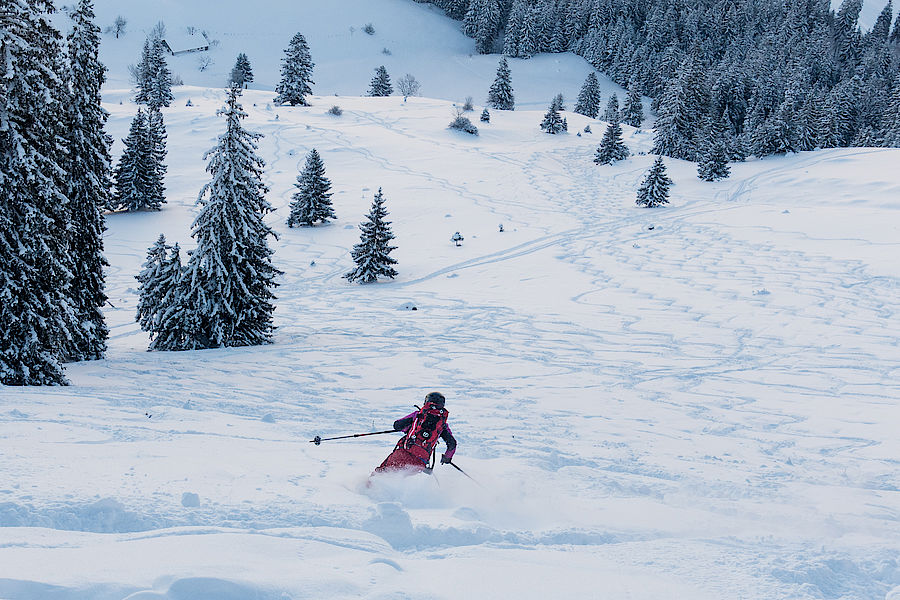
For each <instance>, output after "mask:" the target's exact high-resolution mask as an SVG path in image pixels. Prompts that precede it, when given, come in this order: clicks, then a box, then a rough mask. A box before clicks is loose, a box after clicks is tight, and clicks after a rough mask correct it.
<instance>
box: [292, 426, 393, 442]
mask: <svg viewBox="0 0 900 600" xmlns="http://www.w3.org/2000/svg"><path fill="white" fill-rule="evenodd" d="M382 433H396V430H394V429H388V430H387V431H373V432H372V433H354V434H353V435H339V436H337V437H330V438H323V437H319V436H316V437H314V438H313V439H311V440H309V441H310V442H312V443H313V444H315V445H316V446H318V445H319V444H321V443H322V442H327V441H328V440H345V439H347V438H357V437H363V436H365V435H380V434H382Z"/></svg>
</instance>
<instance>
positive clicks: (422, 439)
mask: <svg viewBox="0 0 900 600" xmlns="http://www.w3.org/2000/svg"><path fill="white" fill-rule="evenodd" d="M444 403H445V398H444V395H443V394H441V393H440V392H431V393H430V394H428V395H427V396H425V405H424V406H423V407H422V408H421V409H419V410H417V411H415V412H412V413H410V414H408V415H406V416H405V417H403V418H402V419H397V420H396V421H394V431H402V432H403V433H404V434H405V435H404V436H403V437H402V438H400V441H399V442H397V446H396V447H395V448H394V451H393V452H391V453H390V455H389V456H388V457H387V458H386V459H384V462H383V463H381V464H380V465H379V466H378V467H377V468H376V469H375V473H382V472H384V471H407V472H409V473H410V474H413V473H421V472H422V471H424V470H425V468H426V467H427V466H428V461H429V460H430V459H431V456H432V453H433V452H434V448H435V446H437V443H438V439H442V440H444V443H445V444H447V450H446V451H445V452H444V454H443V455H441V464H442V465H445V464H447V463H449V462H450V459H452V458H453V454H454V452H456V439H455V438H454V437H453V433H452V432H451V431H450V426H449V425H448V424H447V417H448V416H449V414H450V413H448V412H447V409H445V408H444Z"/></svg>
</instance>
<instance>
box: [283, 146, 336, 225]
mask: <svg viewBox="0 0 900 600" xmlns="http://www.w3.org/2000/svg"><path fill="white" fill-rule="evenodd" d="M294 186H295V187H296V188H297V191H296V192H295V193H294V195H293V196H292V197H291V200H292V202H291V214H290V216H289V217H288V220H287V225H288V227H294V226H295V225H301V226H308V227H311V226H313V225H315V224H316V222H321V223H325V222H327V221H328V219H334V218H335V215H334V208H333V207H332V205H331V193H330V192H329V190H330V189H331V181H330V180H329V179H328V178H327V177H325V163H323V162H322V157H321V156H319V153H318V152H317V151H316V149H315V148H313V149H312V150H310V151H309V154H308V155H307V156H306V166H305V167H304V168H303V172H302V173H300V175H299V176H297V183H295V184H294Z"/></svg>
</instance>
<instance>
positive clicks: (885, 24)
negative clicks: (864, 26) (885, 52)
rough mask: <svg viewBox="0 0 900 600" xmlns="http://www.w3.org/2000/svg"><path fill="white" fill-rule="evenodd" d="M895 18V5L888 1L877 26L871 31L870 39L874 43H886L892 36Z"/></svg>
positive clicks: (877, 21)
mask: <svg viewBox="0 0 900 600" xmlns="http://www.w3.org/2000/svg"><path fill="white" fill-rule="evenodd" d="M893 18H894V3H893V2H892V1H891V0H888V2H887V4H885V5H884V8H883V9H882V10H881V13H880V14H879V15H878V18H877V19H876V20H875V25H873V26H872V29H871V31H869V34H868V36H867V37H868V38H869V39H870V40H871V41H873V42H878V41H880V42H886V41H888V38H889V37H890V35H891V20H892V19H893Z"/></svg>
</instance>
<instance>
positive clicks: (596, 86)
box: [575, 71, 600, 119]
mask: <svg viewBox="0 0 900 600" xmlns="http://www.w3.org/2000/svg"><path fill="white" fill-rule="evenodd" d="M575 112H577V113H578V114H580V115H584V116H586V117H590V118H592V119H596V118H597V115H598V114H599V113H600V82H598V81H597V76H596V75H595V74H594V72H593V71H591V72H590V73H588V76H587V79H585V80H584V84H583V85H582V86H581V91H580V92H579V93H578V101H577V102H576V103H575Z"/></svg>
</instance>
